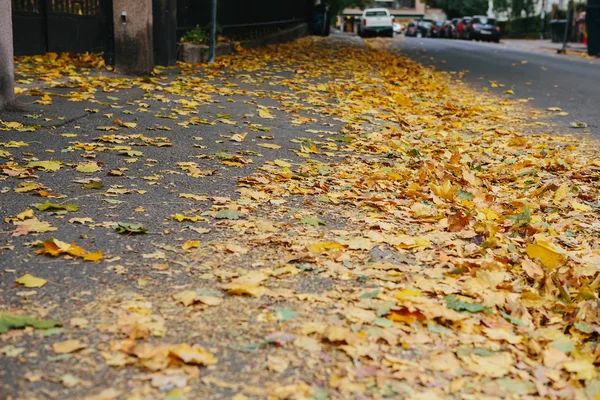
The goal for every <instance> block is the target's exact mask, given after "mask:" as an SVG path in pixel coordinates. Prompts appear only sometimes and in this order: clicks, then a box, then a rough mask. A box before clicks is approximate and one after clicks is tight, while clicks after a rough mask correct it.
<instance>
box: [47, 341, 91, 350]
mask: <svg viewBox="0 0 600 400" xmlns="http://www.w3.org/2000/svg"><path fill="white" fill-rule="evenodd" d="M86 347H87V345H86V344H85V343H83V342H81V341H79V340H77V339H71V340H65V341H63V342H57V343H53V344H52V351H54V352H55V353H57V354H67V353H74V352H76V351H79V350H82V349H85V348H86Z"/></svg>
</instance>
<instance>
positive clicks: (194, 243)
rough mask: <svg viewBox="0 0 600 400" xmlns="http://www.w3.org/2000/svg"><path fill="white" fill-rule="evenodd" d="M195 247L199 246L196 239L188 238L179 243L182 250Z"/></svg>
mask: <svg viewBox="0 0 600 400" xmlns="http://www.w3.org/2000/svg"><path fill="white" fill-rule="evenodd" d="M197 247H200V242H199V241H197V240H188V241H187V242H185V243H184V244H183V245H181V248H182V249H183V250H189V249H195V248H197Z"/></svg>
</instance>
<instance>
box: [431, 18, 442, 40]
mask: <svg viewBox="0 0 600 400" xmlns="http://www.w3.org/2000/svg"><path fill="white" fill-rule="evenodd" d="M441 27H442V24H441V23H440V22H438V21H432V22H431V26H430V27H429V35H428V36H429V37H433V38H436V37H440V30H441Z"/></svg>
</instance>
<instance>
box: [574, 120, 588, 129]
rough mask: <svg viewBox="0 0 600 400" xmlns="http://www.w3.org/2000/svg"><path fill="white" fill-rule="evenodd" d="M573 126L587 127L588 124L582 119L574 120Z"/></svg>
mask: <svg viewBox="0 0 600 400" xmlns="http://www.w3.org/2000/svg"><path fill="white" fill-rule="evenodd" d="M571 126H572V127H573V128H587V127H588V124H586V123H585V122H581V121H573V122H571Z"/></svg>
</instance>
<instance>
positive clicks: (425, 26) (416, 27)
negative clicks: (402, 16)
mask: <svg viewBox="0 0 600 400" xmlns="http://www.w3.org/2000/svg"><path fill="white" fill-rule="evenodd" d="M432 23H433V21H432V20H430V19H421V20H418V21H413V22H411V23H409V24H408V27H407V28H406V32H405V35H406V36H414V37H429V35H430V29H431V24H432Z"/></svg>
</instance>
